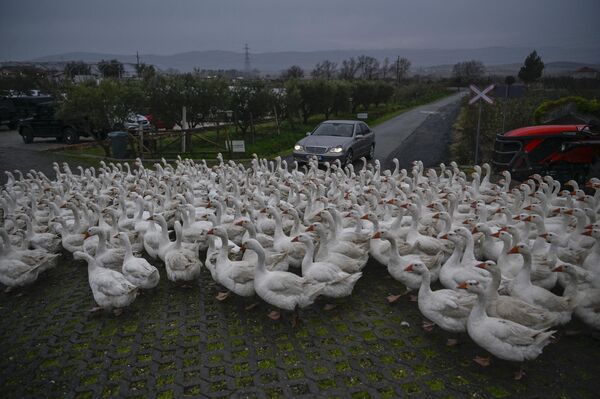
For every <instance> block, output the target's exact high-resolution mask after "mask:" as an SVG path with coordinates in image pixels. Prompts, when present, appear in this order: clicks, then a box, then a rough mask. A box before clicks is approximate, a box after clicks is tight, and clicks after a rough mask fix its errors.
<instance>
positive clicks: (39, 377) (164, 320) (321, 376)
mask: <svg viewBox="0 0 600 399" xmlns="http://www.w3.org/2000/svg"><path fill="white" fill-rule="evenodd" d="M79 266H80V265H79V264H78V263H77V265H76V264H74V263H73V262H71V261H69V262H66V263H65V264H62V265H59V267H57V268H56V269H53V270H50V271H48V272H47V273H46V274H44V275H43V276H41V278H40V280H39V281H38V282H37V283H36V284H34V285H33V286H31V287H29V288H28V289H27V290H23V291H22V292H23V295H22V296H19V297H17V296H15V295H6V294H3V293H0V352H1V353H3V354H5V355H4V356H3V357H0V378H1V379H2V380H3V382H4V385H3V388H2V390H3V392H2V393H3V395H2V397H3V399H4V398H8V399H10V398H16V397H23V396H32V397H43V396H50V397H62V396H64V392H65V391H67V390H68V389H69V388H67V387H70V386H73V385H75V386H78V387H79V388H78V390H79V391H80V392H78V394H77V395H75V396H80V397H92V396H93V395H94V392H96V393H98V396H121V395H125V396H134V395H138V396H140V397H147V396H148V395H149V394H150V393H152V392H159V393H158V394H157V396H160V395H163V397H173V396H175V392H174V391H171V390H170V389H168V388H169V387H170V386H171V385H173V384H175V385H179V386H182V387H183V388H181V389H183V392H182V393H183V395H184V396H187V397H189V396H194V395H203V394H208V395H210V394H215V395H217V396H219V397H228V396H231V395H234V394H235V393H236V390H241V389H247V390H248V392H260V393H257V394H256V396H264V397H282V396H283V395H284V392H285V393H286V394H289V395H295V396H296V395H313V396H328V393H329V392H332V393H333V392H335V394H336V395H339V396H340V397H352V395H354V396H357V397H362V396H364V397H367V396H366V395H367V394H368V392H366V390H364V389H362V387H363V386H364V387H369V389H370V390H371V391H369V392H377V393H378V394H379V395H380V396H381V397H399V396H408V395H412V396H415V397H419V396H430V395H433V396H435V397H441V396H440V395H442V396H443V395H444V394H445V392H447V390H456V392H471V393H472V394H473V396H474V397H498V398H502V397H516V396H519V397H530V396H535V395H537V396H543V397H561V396H563V397H575V396H576V397H582V398H586V397H594V396H595V395H594V394H595V393H596V392H597V389H594V388H593V387H594V384H598V382H597V381H596V379H595V377H594V376H596V375H598V371H599V367H598V365H597V363H596V358H597V354H598V353H600V352H599V350H600V344H599V343H598V342H597V341H594V340H593V339H591V338H590V337H589V336H586V335H582V336H577V337H563V338H562V339H561V340H560V342H558V343H556V344H553V345H550V346H548V347H547V348H546V350H545V353H544V354H543V355H542V356H541V357H540V358H539V359H538V360H536V361H533V362H529V363H528V364H527V365H526V369H527V372H528V375H527V377H526V380H525V381H523V382H521V383H515V382H514V381H513V380H512V371H513V368H514V366H513V365H510V364H507V363H506V362H501V361H496V360H494V361H493V364H492V366H491V367H489V368H485V369H482V368H480V367H479V366H477V365H476V364H474V363H473V361H472V358H473V357H474V356H475V355H477V354H481V350H480V349H478V348H477V346H476V345H474V344H473V343H472V342H470V340H469V339H468V337H464V339H463V338H461V343H462V344H461V346H460V348H447V347H446V346H445V340H446V338H447V335H446V334H444V333H443V332H442V331H440V330H438V329H436V330H434V332H432V333H424V332H423V331H422V330H421V329H420V328H419V325H420V323H421V320H422V317H421V315H420V314H419V312H418V309H417V308H416V305H415V304H414V303H409V302H408V301H406V302H398V303H397V304H395V305H394V306H388V305H387V304H385V302H384V301H383V300H382V298H384V297H385V296H386V294H387V293H389V292H395V291H396V289H397V284H396V283H395V282H394V281H393V280H392V279H386V278H385V273H386V272H385V268H381V266H380V265H369V266H367V268H365V270H364V275H363V278H362V279H361V280H360V281H359V283H358V284H357V286H356V287H355V293H354V294H353V295H352V297H350V298H347V300H346V301H345V303H344V304H343V305H341V306H338V308H337V309H335V310H334V311H332V312H321V310H320V309H317V308H315V309H306V310H303V311H302V324H301V327H300V328H298V329H292V328H291V327H290V316H289V315H286V314H284V317H283V319H282V320H281V321H280V322H272V321H271V320H269V319H268V318H267V317H266V313H267V312H268V311H269V308H268V306H266V305H264V304H260V305H259V306H258V307H257V308H256V309H254V310H252V311H245V310H244V307H245V304H244V302H243V301H241V300H239V301H238V300H237V299H236V298H232V300H228V301H226V302H224V303H216V301H215V300H214V294H215V286H214V284H212V283H210V277H209V275H208V273H205V272H206V271H205V272H203V275H202V278H201V280H200V285H201V286H202V288H200V289H198V290H193V289H192V290H180V289H178V288H176V287H174V286H172V284H170V282H168V281H167V280H166V279H163V280H161V282H160V283H159V286H158V287H157V288H156V290H155V291H154V292H153V293H152V295H142V296H140V297H139V298H137V299H136V302H134V303H133V305H132V306H131V307H130V308H128V309H127V310H126V312H125V313H124V314H123V315H122V316H121V317H119V318H117V317H114V316H113V315H112V314H101V315H96V316H89V315H88V314H87V313H86V312H85V310H86V309H87V308H88V307H90V306H91V305H92V303H93V299H92V297H91V294H90V292H89V287H88V286H87V275H86V274H85V273H81V274H77V273H73V270H75V268H76V267H79ZM374 266H375V267H374ZM159 270H161V272H162V273H163V275H161V277H164V269H162V266H160V268H159ZM192 304H193V306H192ZM46 305H52V306H49V307H48V306H46ZM14 309H18V312H14V313H13V311H14ZM149 309H150V310H151V311H149ZM16 315H18V317H16ZM402 321H408V322H409V325H410V327H406V326H403V325H401V324H400V323H401V322H402ZM63 326H66V328H63ZM34 332H35V333H34ZM209 348H210V349H209ZM155 354H157V355H156V357H157V358H154V356H155ZM594 354H596V355H594ZM10 358H12V359H13V360H9V359H10ZM158 360H160V362H159V363H155V362H157V361H158ZM203 362H206V364H203ZM82 365H84V367H85V368H84V371H85V372H86V374H85V375H84V377H81V378H79V377H77V375H78V374H79V372H80V370H81V366H82ZM181 367H183V370H181ZM128 369H129V370H128ZM178 369H180V370H181V371H179V372H178ZM3 370H10V373H7V372H6V371H3ZM154 370H157V371H158V373H154ZM210 370H213V371H210ZM255 371H258V375H256V376H255V375H254V372H255ZM223 373H230V375H231V377H232V379H231V380H227V381H215V380H214V379H215V378H217V379H218V378H221V377H220V376H221V375H222V374H223ZM207 374H210V376H211V381H210V382H209V381H205V380H203V379H202V376H203V375H207ZM127 375H130V379H131V380H130V381H128V382H127V384H125V385H123V387H124V388H123V389H124V390H126V391H121V390H116V387H117V385H116V383H117V382H119V381H121V380H123V379H125V378H127V377H126V376H127ZM178 375H179V377H178ZM31 376H33V377H31ZM309 378H311V379H313V381H312V382H309V381H308V379H309ZM51 379H52V380H55V381H56V384H55V385H48V383H47V381H49V380H51ZM104 379H106V381H108V382H109V383H108V384H106V386H102V387H98V386H97V385H98V384H99V383H101V382H103V381H104ZM23 381H27V384H24V383H23ZM200 381H202V382H200ZM228 384H230V385H228ZM265 384H267V385H268V387H265V386H264V385H265ZM188 385H191V386H188ZM309 386H310V387H312V388H309ZM532 386H534V387H535V389H533V388H532ZM314 387H316V389H319V390H321V392H314V391H311V389H314ZM346 390H347V391H346ZM341 392H345V393H346V394H342V393H341ZM415 392H416V393H415ZM457 396H460V394H457Z"/></svg>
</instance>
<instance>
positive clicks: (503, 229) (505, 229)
mask: <svg viewBox="0 0 600 399" xmlns="http://www.w3.org/2000/svg"><path fill="white" fill-rule="evenodd" d="M500 231H508V227H506V226H504V227H503V228H501V229H500Z"/></svg>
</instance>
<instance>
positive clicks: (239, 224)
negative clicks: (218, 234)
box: [234, 220, 244, 226]
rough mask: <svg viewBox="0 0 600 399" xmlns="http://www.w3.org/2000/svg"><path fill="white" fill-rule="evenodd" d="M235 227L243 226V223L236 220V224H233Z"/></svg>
mask: <svg viewBox="0 0 600 399" xmlns="http://www.w3.org/2000/svg"><path fill="white" fill-rule="evenodd" d="M234 225H235V226H243V225H244V221H243V220H238V221H237V222H235V223H234Z"/></svg>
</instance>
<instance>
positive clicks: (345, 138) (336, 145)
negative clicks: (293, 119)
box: [294, 120, 375, 165]
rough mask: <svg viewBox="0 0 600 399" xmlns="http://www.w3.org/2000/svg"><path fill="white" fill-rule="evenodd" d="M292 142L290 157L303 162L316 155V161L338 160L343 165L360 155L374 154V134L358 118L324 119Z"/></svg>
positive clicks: (370, 156) (370, 155)
mask: <svg viewBox="0 0 600 399" xmlns="http://www.w3.org/2000/svg"><path fill="white" fill-rule="evenodd" d="M306 135H307V136H306V137H305V138H303V139H302V140H300V141H298V142H297V143H296V145H294V159H295V160H296V161H298V162H299V163H305V162H307V161H308V160H309V159H311V158H313V157H316V158H317V160H318V161H319V163H324V162H330V163H331V162H333V161H335V160H336V159H339V160H340V161H341V162H342V164H343V165H347V164H349V163H352V161H354V160H355V159H358V158H360V157H361V156H366V157H367V158H368V159H372V158H373V157H374V155H375V134H374V133H373V131H372V130H371V129H370V128H369V126H367V124H366V123H364V122H362V121H353V120H328V121H325V122H321V123H320V124H319V125H318V126H317V127H316V128H315V130H314V131H312V132H309V133H307V134H306Z"/></svg>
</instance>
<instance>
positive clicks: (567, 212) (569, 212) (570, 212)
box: [563, 209, 573, 216]
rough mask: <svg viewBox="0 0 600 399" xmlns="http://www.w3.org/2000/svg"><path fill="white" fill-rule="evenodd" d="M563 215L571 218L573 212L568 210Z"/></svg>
mask: <svg viewBox="0 0 600 399" xmlns="http://www.w3.org/2000/svg"><path fill="white" fill-rule="evenodd" d="M563 213H564V214H565V215H569V216H573V210H572V209H569V210H566V211H564V212H563Z"/></svg>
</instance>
